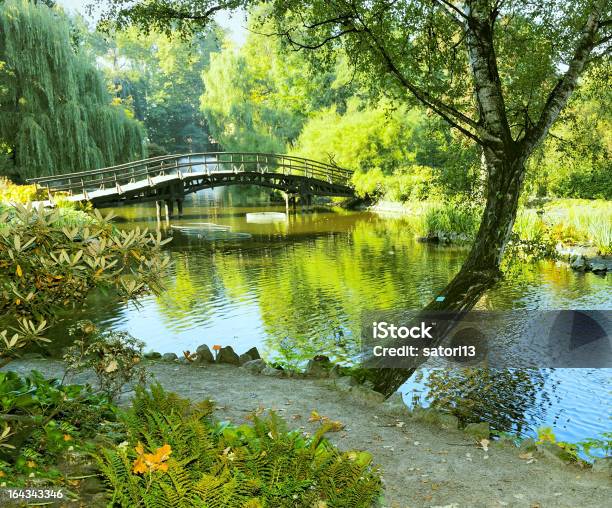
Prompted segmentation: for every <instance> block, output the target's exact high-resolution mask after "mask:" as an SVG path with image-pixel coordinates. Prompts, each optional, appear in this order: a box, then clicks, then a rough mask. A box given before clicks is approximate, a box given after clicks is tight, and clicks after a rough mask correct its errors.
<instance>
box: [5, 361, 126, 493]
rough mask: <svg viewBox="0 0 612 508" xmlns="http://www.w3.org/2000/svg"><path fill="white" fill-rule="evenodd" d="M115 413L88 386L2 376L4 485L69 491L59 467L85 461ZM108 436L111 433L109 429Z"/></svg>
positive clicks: (31, 376) (11, 374)
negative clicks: (53, 486) (49, 485)
mask: <svg viewBox="0 0 612 508" xmlns="http://www.w3.org/2000/svg"><path fill="white" fill-rule="evenodd" d="M115 411H116V408H115V407H114V406H113V405H112V404H111V403H110V400H109V399H108V398H107V397H105V396H104V395H100V394H98V393H96V392H94V391H93V390H92V389H91V388H90V387H87V386H80V385H63V384H62V382H61V381H60V380H58V379H49V380H46V379H44V378H43V377H42V375H41V374H39V373H38V372H32V373H31V374H29V375H27V376H25V377H21V376H19V375H18V374H16V373H14V372H0V417H1V419H2V420H3V421H4V424H3V427H2V429H0V430H1V432H0V434H1V437H0V477H1V480H2V481H3V482H5V485H6V486H9V487H25V486H34V485H38V486H40V485H41V483H42V484H44V483H45V482H51V483H54V484H56V485H63V486H64V487H67V486H68V485H67V484H66V483H65V480H64V477H65V472H63V471H61V468H60V467H59V464H60V463H67V462H71V463H73V464H75V463H78V462H79V461H85V462H86V461H87V460H89V459H88V456H89V454H91V453H93V452H94V451H95V449H96V444H95V443H94V438H96V437H97V436H99V435H103V434H104V433H105V429H106V427H105V426H106V425H107V424H108V425H111V422H112V421H113V420H114V419H115ZM106 431H107V432H110V429H106Z"/></svg>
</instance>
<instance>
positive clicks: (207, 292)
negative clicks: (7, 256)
mask: <svg viewBox="0 0 612 508" xmlns="http://www.w3.org/2000/svg"><path fill="white" fill-rule="evenodd" d="M262 197H263V198H264V199H263V201H264V203H263V204H262V206H237V205H239V204H241V199H242V201H245V200H246V201H250V202H251V203H252V202H254V201H255V202H257V201H259V202H260V203H261V199H262ZM267 201H268V198H267V196H263V195H262V194H261V193H260V192H250V193H247V194H246V195H245V194H237V193H235V192H232V193H228V192H223V191H222V190H221V189H218V190H216V191H205V192H201V193H198V194H197V195H193V196H191V197H189V198H188V199H187V200H186V202H185V209H184V216H183V217H182V218H181V219H178V218H175V219H173V220H172V221H171V224H172V226H174V227H172V228H167V227H166V228H165V229H164V231H165V234H171V235H172V236H173V238H174V239H173V241H172V242H171V243H170V244H169V245H168V250H169V251H170V253H171V256H172V259H173V267H172V270H171V273H170V274H169V275H168V277H167V280H166V281H165V282H166V286H167V291H166V292H165V293H164V294H163V295H161V296H159V297H154V296H149V297H146V298H144V299H142V300H141V301H140V304H139V306H138V307H137V306H135V305H129V306H126V305H123V304H119V303H117V302H115V301H113V300H112V299H109V298H103V297H100V296H97V297H93V298H91V299H90V300H89V301H88V303H87V305H86V306H85V308H84V309H83V311H81V312H80V313H79V314H78V315H73V316H71V318H70V320H76V319H82V318H87V319H92V320H93V321H94V322H96V323H98V324H100V325H103V326H106V327H111V328H114V329H121V330H126V331H128V332H130V333H131V334H132V335H134V336H135V337H138V338H140V339H142V340H143V341H145V342H146V344H147V349H152V350H155V351H160V352H162V353H164V352H175V353H177V354H181V352H182V351H185V350H190V351H194V350H195V349H196V348H197V346H198V345H200V344H203V343H205V344H208V345H209V346H212V345H213V344H221V345H231V346H233V348H234V349H235V350H236V351H237V352H238V353H239V354H240V353H242V352H244V351H246V350H247V349H249V348H250V347H252V346H257V347H258V348H259V350H260V352H261V353H262V355H263V356H264V357H265V358H266V359H268V360H276V361H279V362H281V363H283V364H286V365H290V366H296V367H299V366H301V365H303V364H304V363H305V361H306V360H307V359H309V358H312V357H313V356H314V355H317V354H325V355H328V356H330V357H331V358H332V359H334V360H335V361H340V362H345V363H350V362H351V359H352V358H353V357H354V355H355V353H356V352H358V350H359V343H358V342H359V341H358V337H359V335H360V325H361V321H360V320H361V315H362V314H363V313H364V312H366V311H371V310H391V309H398V308H400V309H403V308H407V309H418V308H420V306H422V305H424V304H425V303H427V302H428V301H430V299H431V298H432V297H433V296H435V295H436V294H437V292H438V291H439V290H440V289H441V288H443V287H444V286H445V285H446V284H447V282H448V281H449V280H451V279H452V277H453V276H454V274H455V273H456V272H457V271H458V269H459V267H460V266H461V263H462V260H463V258H464V256H465V255H466V253H467V250H466V248H464V247H445V246H437V245H432V244H423V243H419V242H417V241H416V240H415V236H414V233H413V232H412V231H411V228H410V219H408V218H390V217H387V218H385V217H381V216H379V215H376V214H373V213H369V212H345V211H330V210H325V209H317V211H315V212H314V213H306V214H301V213H297V214H296V215H292V216H290V218H289V220H279V218H278V214H276V216H275V215H274V214H272V215H270V217H269V218H268V219H265V218H264V219H263V220H262V219H256V220H254V216H252V215H251V216H250V218H249V219H247V214H249V213H256V212H262V211H266V212H284V207H278V206H270V205H269V203H268V202H267ZM113 212H114V213H115V214H116V215H117V216H118V218H119V220H120V222H121V223H120V226H121V227H126V228H128V227H136V226H138V227H141V228H142V227H149V228H155V226H156V222H155V207H154V205H153V203H150V204H143V205H137V206H125V207H121V208H116V209H114V210H113ZM611 304H612V295H611V292H610V281H609V276H608V277H607V278H606V277H604V276H598V275H594V274H591V273H587V274H584V273H575V272H573V271H572V270H570V269H569V268H568V267H566V266H564V265H560V264H555V263H554V262H548V261H546V262H538V263H535V264H530V265H523V266H521V268H520V270H518V271H514V272H513V273H512V275H511V276H510V277H508V278H507V279H506V280H504V281H503V282H502V283H501V284H499V285H498V286H497V287H496V288H495V289H494V290H492V291H489V292H488V293H487V294H486V295H485V296H484V297H483V298H482V299H481V301H480V302H479V303H478V305H477V308H478V309H492V310H506V309H542V310H545V309H570V308H571V309H610V308H611ZM64 326H65V323H64ZM424 374H425V375H424V376H421V377H422V378H423V379H420V380H419V379H416V380H415V379H411V380H409V381H408V382H407V383H406V384H405V385H404V386H403V387H402V390H401V391H402V392H404V393H405V394H406V396H407V398H408V399H409V400H410V399H413V398H418V399H420V400H421V402H422V403H425V404H427V403H429V402H431V400H433V399H434V398H435V395H432V394H428V393H427V387H426V382H425V381H426V379H427V377H428V374H429V372H428V371H427V370H424ZM610 379H612V369H541V370H538V371H533V372H531V373H530V374H529V375H528V376H527V380H525V379H523V378H521V377H520V376H518V377H513V380H511V381H508V379H507V378H503V377H500V378H499V379H498V380H497V383H498V384H499V389H498V390H496V389H495V388H494V391H495V392H496V393H497V396H496V397H493V398H492V399H491V404H489V405H488V406H490V407H494V409H493V410H492V411H489V412H487V411H486V410H482V408H481V413H483V414H481V415H479V416H480V417H483V418H487V419H490V420H492V424H493V426H494V427H496V428H505V427H507V423H503V422H504V421H507V420H508V418H510V421H513V422H515V425H514V429H513V430H518V431H520V432H522V433H523V434H533V433H534V431H535V429H536V428H537V427H539V426H543V425H550V426H552V427H554V429H555V433H556V435H557V437H558V439H561V440H566V441H572V442H575V441H578V440H581V439H584V438H587V437H596V436H599V435H600V434H601V433H602V432H605V431H609V430H610V427H611V426H610V415H609V409H610V407H611V406H612V395H611V393H610ZM493 381H494V382H493V384H495V380H493ZM509 386H511V387H512V389H509ZM459 398H462V396H459ZM466 399H469V397H467V396H466ZM460 402H461V401H460ZM483 411H484V412H483ZM504 419H505V420H504ZM500 421H501V423H500ZM496 422H497V423H496Z"/></svg>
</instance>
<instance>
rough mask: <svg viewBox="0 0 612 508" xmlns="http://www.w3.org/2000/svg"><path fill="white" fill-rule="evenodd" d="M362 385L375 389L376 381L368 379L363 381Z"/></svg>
mask: <svg viewBox="0 0 612 508" xmlns="http://www.w3.org/2000/svg"><path fill="white" fill-rule="evenodd" d="M362 386H363V387H364V388H367V389H368V390H374V383H372V381H370V380H368V379H366V380H365V381H364V382H363V383H362Z"/></svg>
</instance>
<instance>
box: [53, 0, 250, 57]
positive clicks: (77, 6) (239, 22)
mask: <svg viewBox="0 0 612 508" xmlns="http://www.w3.org/2000/svg"><path fill="white" fill-rule="evenodd" d="M94 2H95V4H96V5H100V6H103V4H104V0H57V3H58V4H60V5H62V6H63V7H64V8H65V9H66V10H67V11H69V12H74V11H78V12H80V13H81V14H82V15H83V16H84V17H85V18H86V19H88V20H91V21H94V20H95V18H92V17H89V16H87V12H86V6H87V5H88V4H91V3H94ZM215 20H216V21H217V23H219V25H220V26H221V27H223V28H225V29H226V30H227V31H228V36H229V38H230V39H231V40H232V41H233V42H234V44H235V45H236V46H242V44H244V41H245V40H246V37H247V30H246V28H245V26H246V21H245V13H244V11H238V12H235V13H230V12H227V11H221V12H220V13H218V14H217V15H216V16H215Z"/></svg>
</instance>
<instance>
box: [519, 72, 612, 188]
mask: <svg viewBox="0 0 612 508" xmlns="http://www.w3.org/2000/svg"><path fill="white" fill-rule="evenodd" d="M610 76H612V73H610V63H609V62H604V63H602V64H600V65H599V66H597V67H595V68H594V69H592V71H591V72H590V73H588V75H587V76H585V78H584V80H583V82H582V84H581V86H580V87H579V88H578V90H577V92H576V94H575V95H574V97H573V98H572V101H571V102H570V104H569V105H568V108H567V110H566V111H565V113H564V114H563V116H562V117H560V118H559V120H558V121H557V122H556V123H555V125H554V126H553V130H552V132H553V134H554V136H553V137H550V138H549V139H548V140H547V142H546V143H545V144H544V145H543V147H542V149H541V150H540V151H539V152H538V153H537V154H536V156H535V157H534V158H533V160H532V162H531V164H530V166H529V172H528V178H527V190H528V191H530V192H531V193H532V194H537V195H540V196H543V195H553V196H559V197H571V198H583V199H607V200H610V199H612V178H611V177H610V175H611V174H612V164H611V163H610V161H611V160H612V134H611V133H612V113H611V112H610V108H609V107H608V105H609V104H610V102H611V101H612V92H611V91H610V90H611V89H612V88H611V86H610V85H611V84H612V83H611V79H612V78H611V77H610ZM602 81H603V82H602Z"/></svg>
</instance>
